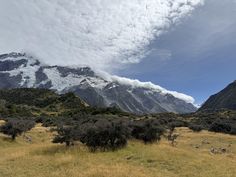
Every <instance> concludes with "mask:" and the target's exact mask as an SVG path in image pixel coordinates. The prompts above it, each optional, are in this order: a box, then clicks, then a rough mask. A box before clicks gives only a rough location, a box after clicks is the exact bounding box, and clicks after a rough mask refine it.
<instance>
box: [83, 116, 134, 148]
mask: <svg viewBox="0 0 236 177" xmlns="http://www.w3.org/2000/svg"><path fill="white" fill-rule="evenodd" d="M82 127H83V128H82V134H81V137H80V140H81V142H82V143H84V144H85V145H87V146H88V147H89V149H90V150H91V151H96V150H97V149H101V150H103V151H105V150H116V149H119V148H122V147H124V146H125V145H126V144H127V138H128V137H129V129H128V127H127V126H126V125H125V124H124V123H122V122H116V121H108V120H98V121H96V122H94V123H91V122H89V123H85V124H84V125H83V126H82Z"/></svg>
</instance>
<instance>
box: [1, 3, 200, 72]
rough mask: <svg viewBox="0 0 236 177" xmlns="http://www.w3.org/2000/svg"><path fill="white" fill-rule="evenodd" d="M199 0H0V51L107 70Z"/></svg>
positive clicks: (134, 55) (140, 51) (135, 58)
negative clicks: (22, 53)
mask: <svg viewBox="0 0 236 177" xmlns="http://www.w3.org/2000/svg"><path fill="white" fill-rule="evenodd" d="M202 3H203V0H70V1H65V0H53V1H52V0H40V1H37V0H20V1H19V0H0V24H1V28H0V53H5V52H12V51H14V52H22V51H23V52H27V53H29V54H31V55H34V56H37V57H38V58H40V59H43V60H44V61H45V62H46V63H49V64H59V65H88V66H90V67H93V68H97V69H102V70H106V71H108V70H109V71H111V70H112V69H115V68H116V67H120V66H122V65H125V64H127V63H137V62H139V61H140V59H141V58H142V57H143V56H144V55H145V51H146V49H147V46H148V45H149V43H150V42H151V41H152V40H153V39H154V38H156V37H157V36H159V35H160V34H161V33H162V32H163V31H165V30H166V29H168V27H169V26H170V25H171V24H172V23H175V22H177V21H178V20H179V19H180V18H181V17H184V16H186V15H187V14H189V13H190V12H191V11H192V10H194V8H195V7H197V6H198V5H200V4H202Z"/></svg>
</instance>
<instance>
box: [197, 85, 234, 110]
mask: <svg viewBox="0 0 236 177" xmlns="http://www.w3.org/2000/svg"><path fill="white" fill-rule="evenodd" d="M218 109H230V110H236V81H234V82H233V83H231V84H229V85H228V86H227V87H226V88H225V89H223V90H222V91H220V92H219V93H217V94H215V95H212V96H211V97H210V98H209V99H208V100H207V101H206V102H205V103H204V104H203V106H202V107H201V108H200V109H199V111H203V110H218Z"/></svg>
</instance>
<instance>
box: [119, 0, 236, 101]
mask: <svg viewBox="0 0 236 177" xmlns="http://www.w3.org/2000/svg"><path fill="white" fill-rule="evenodd" d="M150 48H151V49H152V50H153V52H152V53H151V54H150V55H148V56H146V58H145V59H143V60H142V62H140V63H138V64H135V65H129V66H128V67H127V68H126V69H125V70H123V71H121V72H120V73H119V74H122V75H123V76H126V77H130V78H139V79H140V80H141V81H145V80H147V79H148V80H150V81H152V82H153V83H158V84H159V85H161V86H163V87H165V88H171V89H172V90H177V91H179V92H183V93H186V94H189V95H191V96H193V97H194V98H195V100H196V103H197V104H202V103H203V102H204V101H205V100H206V99H207V98H208V97H209V96H210V95H212V94H215V93H217V92H219V91H220V90H222V89H223V88H224V87H226V86H227V85H228V84H229V83H231V82H232V81H234V80H236V77H235V76H236V50H235V49H236V1H235V0H224V1H221V0H206V1H205V4H204V6H201V7H200V8H198V9H196V10H195V11H194V12H193V13H192V14H191V16H190V17H188V18H185V19H184V20H182V21H181V24H178V25H175V26H173V27H172V28H171V29H170V30H169V31H167V32H166V33H165V34H163V35H161V36H160V37H158V38H157V39H156V40H155V41H153V42H152V44H151V45H150Z"/></svg>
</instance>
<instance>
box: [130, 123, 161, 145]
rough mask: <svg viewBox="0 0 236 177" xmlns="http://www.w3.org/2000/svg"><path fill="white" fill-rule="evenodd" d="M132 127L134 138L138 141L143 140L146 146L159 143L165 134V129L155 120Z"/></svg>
mask: <svg viewBox="0 0 236 177" xmlns="http://www.w3.org/2000/svg"><path fill="white" fill-rule="evenodd" d="M132 127H133V129H132V136H133V137H134V138H136V139H140V140H143V142H144V143H145V144H147V143H153V142H155V141H159V140H160V139H161V135H163V133H164V129H163V128H162V127H161V126H160V125H157V124H156V123H155V122H154V121H153V120H147V121H144V122H137V123H134V125H132Z"/></svg>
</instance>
